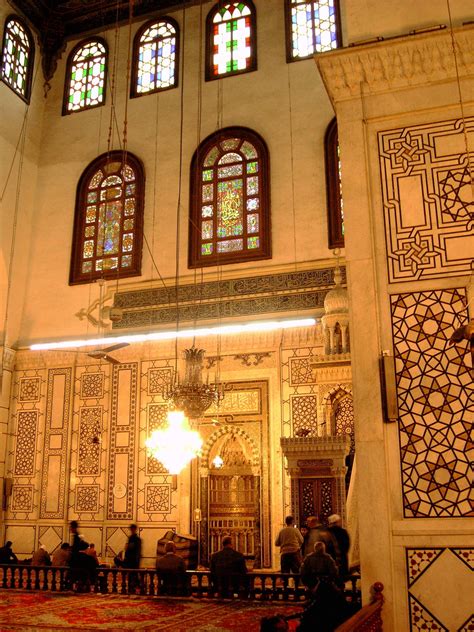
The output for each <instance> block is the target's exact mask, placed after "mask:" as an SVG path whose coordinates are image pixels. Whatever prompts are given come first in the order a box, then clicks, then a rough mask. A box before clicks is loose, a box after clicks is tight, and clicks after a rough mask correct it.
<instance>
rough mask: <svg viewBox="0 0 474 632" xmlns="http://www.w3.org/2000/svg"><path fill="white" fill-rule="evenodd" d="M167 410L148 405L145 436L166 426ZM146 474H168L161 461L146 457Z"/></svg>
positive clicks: (156, 405) (162, 406)
mask: <svg viewBox="0 0 474 632" xmlns="http://www.w3.org/2000/svg"><path fill="white" fill-rule="evenodd" d="M150 372H151V371H150ZM168 410H169V408H168V405H167V404H150V405H149V406H148V434H147V436H150V434H151V433H152V432H153V431H154V430H158V429H159V428H162V427H163V426H165V425H166V419H167V414H168ZM146 473H147V474H150V475H153V474H168V470H167V469H166V467H165V466H164V465H163V464H162V463H161V461H158V459H155V457H153V456H147V461H146Z"/></svg>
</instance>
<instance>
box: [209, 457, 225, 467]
mask: <svg viewBox="0 0 474 632" xmlns="http://www.w3.org/2000/svg"><path fill="white" fill-rule="evenodd" d="M212 464H213V465H214V467H216V468H217V469H220V468H221V467H222V466H223V465H224V459H223V458H222V457H221V456H220V455H219V454H217V455H216V456H215V457H214V458H213V460H212Z"/></svg>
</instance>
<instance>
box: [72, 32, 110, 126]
mask: <svg viewBox="0 0 474 632" xmlns="http://www.w3.org/2000/svg"><path fill="white" fill-rule="evenodd" d="M93 42H97V43H99V44H101V45H102V46H103V47H104V49H105V62H104V65H105V68H104V89H103V98H102V101H101V102H100V103H95V104H93V105H85V106H84V107H81V108H80V109H77V110H68V97H69V89H70V85H71V72H72V65H73V62H74V57H75V56H76V54H77V53H78V52H79V51H80V50H81V48H84V47H85V46H87V45H88V44H91V43H93ZM108 59H109V47H108V44H107V42H106V41H105V39H104V38H103V37H89V38H87V39H83V40H81V41H80V42H78V43H77V44H76V46H74V48H73V49H72V50H71V52H70V53H69V55H68V58H67V62H66V77H65V80H64V96H63V111H62V113H63V116H66V115H69V114H77V113H78V112H85V111H86V110H92V109H94V108H99V107H102V106H103V105H105V99H106V95H107V69H108Z"/></svg>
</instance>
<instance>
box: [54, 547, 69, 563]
mask: <svg viewBox="0 0 474 632" xmlns="http://www.w3.org/2000/svg"><path fill="white" fill-rule="evenodd" d="M70 559H71V547H70V545H69V544H68V543H67V542H63V543H62V544H61V546H60V548H59V549H56V551H55V552H54V553H53V566H68V565H69V560H70Z"/></svg>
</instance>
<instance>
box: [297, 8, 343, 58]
mask: <svg viewBox="0 0 474 632" xmlns="http://www.w3.org/2000/svg"><path fill="white" fill-rule="evenodd" d="M336 2H337V0H319V1H318V2H304V1H302V0H290V20H291V57H292V58H293V59H298V58H304V57H309V56H310V55H314V53H322V52H325V51H328V50H332V49H333V48H337V47H338V46H339V41H338V32H337V28H338V25H337V7H336Z"/></svg>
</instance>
